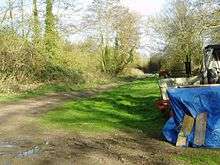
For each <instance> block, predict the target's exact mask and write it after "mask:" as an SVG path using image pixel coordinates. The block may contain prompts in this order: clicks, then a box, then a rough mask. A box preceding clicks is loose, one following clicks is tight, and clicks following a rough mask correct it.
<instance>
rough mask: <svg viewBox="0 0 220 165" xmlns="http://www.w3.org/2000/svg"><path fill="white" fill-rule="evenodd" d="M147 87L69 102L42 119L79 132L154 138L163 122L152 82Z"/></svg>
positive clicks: (129, 87)
mask: <svg viewBox="0 0 220 165" xmlns="http://www.w3.org/2000/svg"><path fill="white" fill-rule="evenodd" d="M148 83H149V85H151V86H150V87H148V85H146V80H145V81H140V82H137V83H133V84H132V85H124V86H122V87H119V88H117V89H115V90H112V91H108V92H104V93H102V94H100V95H98V96H95V97H93V98H89V99H88V98H87V99H82V100H78V101H72V102H69V103H67V104H65V105H64V106H63V107H60V108H58V109H57V110H56V111H52V112H49V113H48V114H47V115H46V117H45V119H46V120H47V121H48V122H49V123H55V124H60V125H62V126H63V127H65V128H70V129H73V130H77V131H82V132H94V133H101V132H115V131H123V132H127V133H132V132H138V133H144V134H145V135H148V136H149V137H154V138H158V137H160V135H161V129H162V127H163V124H164V121H165V118H164V116H163V115H162V114H161V113H160V112H159V111H158V110H157V109H156V108H155V106H154V102H155V100H157V99H158V97H159V93H158V91H159V90H158V88H157V86H156V85H155V81H152V80H150V81H149V82H148ZM152 84H153V85H152ZM145 87H148V89H145Z"/></svg>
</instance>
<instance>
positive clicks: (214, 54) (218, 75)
mask: <svg viewBox="0 0 220 165" xmlns="http://www.w3.org/2000/svg"><path fill="white" fill-rule="evenodd" d="M201 73H202V79H201V84H220V44H219V45H208V46H206V47H205V49H204V57H203V64H202V68H201Z"/></svg>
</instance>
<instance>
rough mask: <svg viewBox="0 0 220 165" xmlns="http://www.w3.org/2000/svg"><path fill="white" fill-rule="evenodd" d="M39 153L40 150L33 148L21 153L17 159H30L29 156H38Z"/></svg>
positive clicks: (36, 147)
mask: <svg viewBox="0 0 220 165" xmlns="http://www.w3.org/2000/svg"><path fill="white" fill-rule="evenodd" d="M39 152H40V148H39V147H38V146H35V147H33V148H32V149H30V150H27V151H24V152H21V153H19V154H18V155H17V157H19V158H22V157H30V156H34V155H36V154H39Z"/></svg>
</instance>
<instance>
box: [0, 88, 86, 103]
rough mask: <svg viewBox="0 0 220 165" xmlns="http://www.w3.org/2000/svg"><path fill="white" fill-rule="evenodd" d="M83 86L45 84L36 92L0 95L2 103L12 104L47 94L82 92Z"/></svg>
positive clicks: (35, 90)
mask: <svg viewBox="0 0 220 165" xmlns="http://www.w3.org/2000/svg"><path fill="white" fill-rule="evenodd" d="M82 89H83V86H82V85H81V86H77V85H75V86H70V85H66V84H43V85H41V86H39V87H38V88H36V89H34V90H29V91H26V92H20V93H1V94H0V102H12V101H19V100H22V99H27V98H32V97H37V96H42V95H45V94H47V93H52V92H69V91H73V90H74V91H76V90H78V91H79V90H82Z"/></svg>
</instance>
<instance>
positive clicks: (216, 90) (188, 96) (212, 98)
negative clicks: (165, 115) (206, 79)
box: [163, 86, 220, 148]
mask: <svg viewBox="0 0 220 165" xmlns="http://www.w3.org/2000/svg"><path fill="white" fill-rule="evenodd" d="M167 93H168V97H169V100H170V104H171V108H172V111H173V116H172V117H171V118H170V119H169V120H168V121H167V122H166V124H165V126H164V128H163V135H164V137H165V139H166V140H167V141H169V142H171V143H173V144H176V141H177V136H178V133H179V132H180V129H181V125H182V122H183V119H184V116H185V114H187V115H189V116H192V117H193V118H194V119H195V118H196V117H197V115H198V114H200V113H202V112H207V125H206V135H205V144H204V146H203V147H208V148H220V86H206V87H194V88H169V89H168V91H167ZM194 127H195V124H194ZM194 132H195V128H193V129H192V131H191V133H190V134H189V135H188V137H187V144H188V145H189V146H192V147H196V145H195V144H194Z"/></svg>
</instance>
